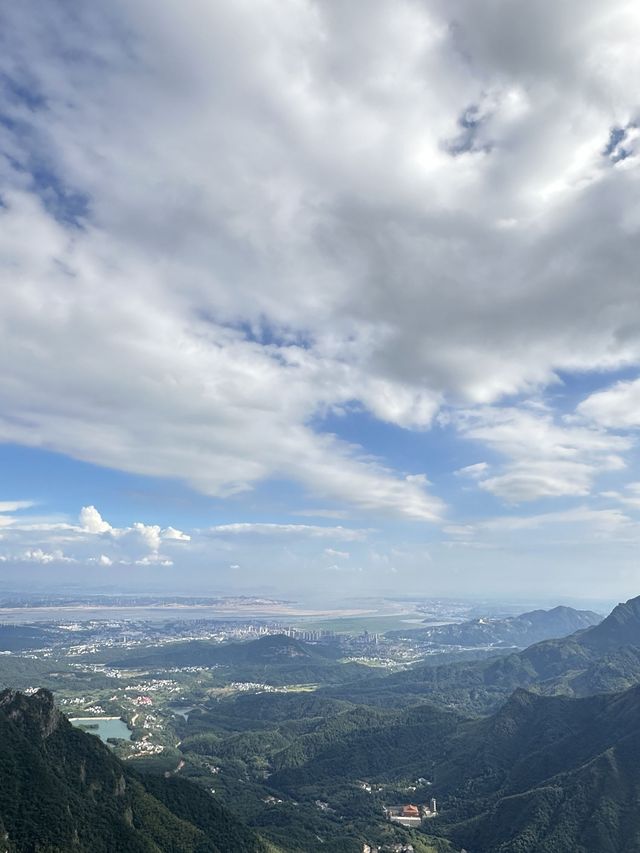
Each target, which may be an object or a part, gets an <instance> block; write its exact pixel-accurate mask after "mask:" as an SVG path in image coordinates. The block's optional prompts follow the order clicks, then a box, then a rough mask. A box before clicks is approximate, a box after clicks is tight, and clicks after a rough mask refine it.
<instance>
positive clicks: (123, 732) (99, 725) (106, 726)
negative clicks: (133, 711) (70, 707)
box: [69, 717, 131, 743]
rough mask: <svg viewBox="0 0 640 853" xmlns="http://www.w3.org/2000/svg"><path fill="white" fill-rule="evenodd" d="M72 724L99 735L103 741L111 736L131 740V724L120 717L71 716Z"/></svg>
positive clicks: (105, 741)
mask: <svg viewBox="0 0 640 853" xmlns="http://www.w3.org/2000/svg"><path fill="white" fill-rule="evenodd" d="M69 722H70V723H71V725H72V726H75V727H76V728H78V729H82V730H83V731H85V732H89V734H92V735H97V736H98V737H99V738H100V740H101V741H102V742H103V743H107V741H108V739H109V738H110V737H115V738H121V739H122V740H131V731H130V729H129V726H128V725H127V724H126V723H125V722H123V721H122V720H121V719H120V717H70V718H69Z"/></svg>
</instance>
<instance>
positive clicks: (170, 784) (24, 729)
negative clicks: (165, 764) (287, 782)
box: [0, 690, 267, 853]
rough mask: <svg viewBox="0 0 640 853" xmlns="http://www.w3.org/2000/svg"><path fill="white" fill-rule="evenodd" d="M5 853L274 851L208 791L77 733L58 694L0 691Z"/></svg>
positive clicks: (0, 824)
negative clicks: (144, 770)
mask: <svg viewBox="0 0 640 853" xmlns="http://www.w3.org/2000/svg"><path fill="white" fill-rule="evenodd" d="M0 831H1V832H2V837H3V838H4V842H3V853H4V851H6V853H72V851H73V853H113V851H116V850H117V851H127V853H266V850H267V848H266V846H265V845H264V844H263V843H262V842H261V841H260V839H259V838H258V837H257V836H256V835H255V834H254V833H253V832H252V831H251V830H249V829H247V828H246V827H244V826H243V825H242V824H240V823H239V822H238V821H237V820H236V819H235V818H233V817H232V816H231V815H230V814H229V813H228V812H227V811H226V810H225V809H224V808H223V807H222V806H220V805H219V804H218V803H217V802H216V801H215V800H214V799H213V797H211V796H210V795H209V794H208V793H207V792H206V791H204V790H203V789H201V788H198V787H197V786H195V785H192V784H191V783H189V782H186V781H185V780H182V779H178V778H176V777H172V778H170V779H165V778H164V777H154V778H147V779H145V777H143V776H140V775H138V774H136V773H135V772H133V771H132V770H130V769H129V768H128V767H127V766H125V765H123V764H122V763H121V762H120V761H119V760H118V759H117V758H116V757H115V756H114V755H113V754H112V752H111V751H110V750H109V748H108V747H106V746H105V745H104V744H102V743H101V742H100V741H99V740H98V739H97V738H95V737H93V736H92V735H89V734H86V733H84V732H82V731H80V730H79V729H76V728H74V727H73V726H71V724H70V723H69V721H68V720H67V719H66V717H64V716H63V715H62V714H61V713H60V712H59V711H58V710H57V709H56V708H55V706H54V703H53V697H52V695H51V693H49V692H48V691H46V690H39V691H38V692H37V693H35V694H33V695H31V696H26V695H25V694H23V693H19V692H16V691H13V690H5V691H3V692H2V693H0Z"/></svg>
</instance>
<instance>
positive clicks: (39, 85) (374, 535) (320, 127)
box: [0, 0, 640, 600]
mask: <svg viewBox="0 0 640 853" xmlns="http://www.w3.org/2000/svg"><path fill="white" fill-rule="evenodd" d="M1 14H2V21H1V23H2V27H1V28H0V32H1V34H2V35H1V36H0V40H1V44H0V200H1V206H0V220H1V222H0V225H1V227H0V275H1V276H2V279H1V281H0V358H1V360H2V364H3V370H2V374H1V376H0V474H1V477H0V487H1V491H0V577H1V579H2V580H3V581H4V583H5V585H7V586H12V587H15V586H16V585H19V584H22V585H23V586H26V587H29V588H33V589H37V588H40V587H44V586H47V587H48V588H55V587H56V586H60V587H62V586H63V585H65V584H66V585H68V584H74V585H76V586H77V587H78V588H86V589H87V591H90V590H91V589H97V588H104V587H107V586H110V587H112V588H127V589H134V588H135V589H161V588H165V589H172V590H177V589H184V590H185V591H186V590H188V591H193V590H208V591H219V590H224V591H232V590H241V591H244V592H246V591H250V590H258V589H259V590H261V591H264V590H271V591H273V592H276V593H282V594H286V593H291V594H296V595H312V594H314V595H320V594H322V593H323V592H324V591H325V590H327V589H331V590H332V594H335V595H337V596H339V595H345V596H347V595H353V594H356V593H362V590H367V591H369V592H371V594H378V593H380V594H390V593H393V592H394V591H397V590H402V591H405V590H411V591H412V592H414V591H415V593H416V594H421V595H423V594H427V593H429V592H432V593H433V594H437V595H483V596H490V597H510V598H518V597H520V598H523V599H525V598H526V599H531V598H536V597H537V598H540V599H545V600H546V599H563V600H566V599H568V598H571V599H573V600H576V599H580V598H584V599H593V598H599V599H616V598H622V597H626V596H629V595H633V594H636V593H637V592H638V583H639V578H638V571H637V550H638V541H639V536H640V526H639V519H638V511H639V510H640V471H639V470H638V454H637V431H638V429H639V428H640V378H639V366H640V300H639V298H638V284H637V270H638V262H639V260H640V258H639V257H638V255H639V251H640V250H639V249H638V246H639V245H640V241H639V240H638V233H637V232H638V231H639V230H640V215H639V213H638V202H637V199H638V192H637V183H638V175H639V174H640V173H639V172H638V162H639V160H638V156H637V152H638V150H639V149H638V145H639V143H638V140H639V139H640V131H639V130H638V125H639V115H638V112H639V108H638V103H637V98H636V96H635V94H634V93H633V92H632V91H630V87H629V85H628V81H629V80H630V79H636V76H637V74H638V72H640V67H639V66H640V59H639V58H638V56H637V50H636V44H637V38H638V36H639V35H640V13H638V12H637V11H636V10H635V9H633V8H632V7H631V6H630V5H629V4H626V3H623V2H619V3H618V2H614V3H611V4H607V6H606V8H604V7H603V6H602V4H598V3H595V2H593V3H591V2H588V3H586V4H585V3H584V2H581V3H580V4H578V3H577V2H576V3H573V2H569V3H566V4H563V5H562V6H561V7H560V8H558V7H557V4H553V3H551V2H547V0H544V2H540V3H537V4H535V5H533V6H532V4H527V3H525V2H520V0H514V2H513V3H512V4H511V5H510V6H509V8H508V9H506V10H505V8H504V4H500V3H495V4H494V3H489V4H483V8H482V10H480V9H479V8H478V7H477V5H476V4H470V3H468V2H465V1H464V0H455V2H451V3H446V4H444V3H441V2H439V0H423V2H418V0H401V2H394V3H390V2H386V0H374V2H370V0H369V1H368V2H366V3H365V2H364V0H362V2H359V0H358V2H354V3H350V4H337V3H336V4H332V3H328V4H320V3H316V2H312V0H302V2H301V0H286V2H284V3H283V2H278V3H276V2H275V0H259V2H257V3H255V2H252V3H248V2H246V3H245V2H243V0H241V2H238V3H235V4H233V7H232V8H231V7H229V6H228V5H227V4H216V3H208V2H204V0H187V2H186V3H184V4H180V6H179V7H177V6H176V7H168V6H167V7H163V8H162V9H158V7H157V4H152V3H151V2H150V0H134V1H133V2H131V0H128V2H126V3H125V2H124V0H122V2H120V0H116V2H114V3H113V4H110V5H109V6H108V7H106V6H96V5H94V4H92V5H91V6H88V7H86V8H83V9H82V10H77V9H71V8H70V6H69V4H67V3H65V2H63V0H59V2H53V3H51V4H48V6H47V9H46V10H43V9H42V8H41V6H39V5H38V4H36V3H35V2H33V3H32V2H26V3H22V4H13V5H12V6H11V7H9V8H7V9H5V10H3V11H2V13H1Z"/></svg>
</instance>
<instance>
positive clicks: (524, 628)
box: [387, 607, 602, 648]
mask: <svg viewBox="0 0 640 853" xmlns="http://www.w3.org/2000/svg"><path fill="white" fill-rule="evenodd" d="M601 621H602V616H600V615H599V614H598V613H594V612H593V611H591V610H574V609H573V608H572V607H554V608H553V609H552V610H532V611H531V612H529V613H522V614H520V615H519V616H508V617H505V618H502V619H497V618H492V617H487V616H483V617H480V618H478V619H473V620H470V621H468V622H461V623H460V624H457V625H435V626H432V627H430V628H419V629H417V630H412V629H409V630H403V631H390V632H389V633H388V634H387V636H391V637H407V638H410V639H416V640H421V641H426V642H429V643H433V645H434V646H438V645H443V646H450V645H455V646H506V647H514V646H515V647H519V648H525V647H526V646H530V645H532V644H533V643H539V642H541V641H542V640H550V639H552V638H554V637H566V636H567V635H568V634H573V633H575V632H576V631H580V630H582V629H584V628H590V627H591V626H593V625H597V624H598V623H599V622H601Z"/></svg>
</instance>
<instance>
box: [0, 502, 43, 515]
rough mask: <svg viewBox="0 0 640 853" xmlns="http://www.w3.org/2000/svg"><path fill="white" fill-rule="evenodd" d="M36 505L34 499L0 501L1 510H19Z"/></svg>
mask: <svg viewBox="0 0 640 853" xmlns="http://www.w3.org/2000/svg"><path fill="white" fill-rule="evenodd" d="M32 506H35V502H34V501H0V512H17V511H18V510H21V509H30V508H31V507H32Z"/></svg>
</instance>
